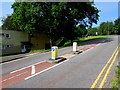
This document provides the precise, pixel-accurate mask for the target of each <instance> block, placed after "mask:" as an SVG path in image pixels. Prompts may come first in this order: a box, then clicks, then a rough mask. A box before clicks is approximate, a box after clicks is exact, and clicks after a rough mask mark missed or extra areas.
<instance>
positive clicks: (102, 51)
mask: <svg viewBox="0 0 120 90" xmlns="http://www.w3.org/2000/svg"><path fill="white" fill-rule="evenodd" d="M96 43H97V44H96ZM93 44H96V45H94V47H92V48H89V49H88V50H85V51H83V53H81V54H78V55H74V56H72V57H69V55H68V57H69V58H67V60H65V61H63V62H61V63H58V64H56V65H52V64H51V66H49V67H48V68H49V69H48V68H46V69H48V70H46V69H45V70H44V71H43V72H41V73H38V74H35V75H33V76H32V75H31V77H30V78H26V77H25V79H23V80H20V81H19V82H16V83H14V84H12V85H9V86H7V88H91V87H92V88H99V87H101V86H102V88H110V87H111V84H110V80H111V78H113V77H114V68H115V66H116V65H117V63H118V59H119V57H118V56H119V49H116V48H117V47H118V37H117V36H115V37H109V38H102V39H96V40H92V41H89V42H85V43H83V44H81V45H79V48H83V47H88V46H90V45H93ZM71 51H72V47H66V48H63V49H59V55H65V54H66V53H71ZM50 56H51V55H50V52H47V53H43V54H37V55H29V57H27V58H23V59H18V60H15V61H12V62H7V63H3V64H1V65H2V76H5V75H7V74H9V73H10V72H12V71H15V70H18V69H21V68H24V67H27V66H29V65H32V64H35V63H38V62H41V61H43V60H47V59H49V58H50ZM110 58H111V62H109V61H110ZM52 66H53V67H52ZM51 67H52V68H51ZM104 67H106V68H104ZM103 68H104V69H103ZM102 70H103V72H102ZM100 73H101V74H100ZM27 77H29V76H27Z"/></svg>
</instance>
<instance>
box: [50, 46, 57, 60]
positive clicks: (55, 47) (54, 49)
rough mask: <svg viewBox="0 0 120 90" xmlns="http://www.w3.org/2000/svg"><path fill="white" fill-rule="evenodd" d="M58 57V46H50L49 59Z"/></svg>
mask: <svg viewBox="0 0 120 90" xmlns="http://www.w3.org/2000/svg"><path fill="white" fill-rule="evenodd" d="M57 57H58V47H57V46H53V47H52V48H51V59H54V60H55V59H56V58H57Z"/></svg>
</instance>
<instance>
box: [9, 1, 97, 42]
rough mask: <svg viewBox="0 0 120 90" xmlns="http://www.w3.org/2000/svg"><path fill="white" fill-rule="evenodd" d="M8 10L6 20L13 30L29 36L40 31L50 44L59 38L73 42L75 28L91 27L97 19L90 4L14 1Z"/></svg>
mask: <svg viewBox="0 0 120 90" xmlns="http://www.w3.org/2000/svg"><path fill="white" fill-rule="evenodd" d="M12 8H13V14H12V15H11V16H10V19H11V20H12V22H13V23H12V24H13V26H15V27H17V28H16V29H19V30H22V31H25V32H28V33H30V34H33V33H35V32H36V33H37V32H43V33H45V34H46V35H47V36H48V37H49V38H50V41H51V44H54V42H55V41H57V40H58V39H59V38H61V37H65V38H66V39H68V40H73V39H74V38H75V36H76V32H75V30H76V25H78V24H79V25H82V26H84V27H85V28H86V27H91V26H92V24H93V23H97V21H98V17H99V15H98V13H99V10H98V9H97V8H96V7H95V6H94V4H93V3H92V2H79V3H75V2H15V3H14V4H13V5H12ZM8 19H9V18H8Z"/></svg>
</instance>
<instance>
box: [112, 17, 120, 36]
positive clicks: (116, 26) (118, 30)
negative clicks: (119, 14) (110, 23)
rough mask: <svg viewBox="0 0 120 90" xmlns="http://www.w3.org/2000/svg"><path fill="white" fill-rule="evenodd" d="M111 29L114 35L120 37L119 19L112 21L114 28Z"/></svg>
mask: <svg viewBox="0 0 120 90" xmlns="http://www.w3.org/2000/svg"><path fill="white" fill-rule="evenodd" d="M113 29H114V32H115V34H119V35H120V18H118V19H116V20H115V21H114V28H113Z"/></svg>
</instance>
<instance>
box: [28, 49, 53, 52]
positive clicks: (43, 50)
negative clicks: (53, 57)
mask: <svg viewBox="0 0 120 90" xmlns="http://www.w3.org/2000/svg"><path fill="white" fill-rule="evenodd" d="M50 50H51V49H47V50H45V49H41V50H33V51H30V52H29V53H35V52H47V51H50Z"/></svg>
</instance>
